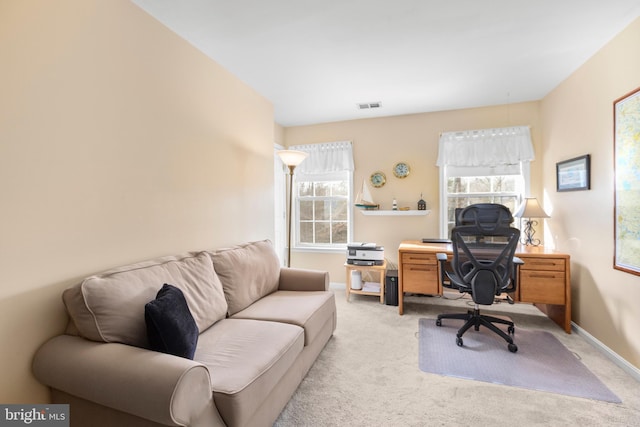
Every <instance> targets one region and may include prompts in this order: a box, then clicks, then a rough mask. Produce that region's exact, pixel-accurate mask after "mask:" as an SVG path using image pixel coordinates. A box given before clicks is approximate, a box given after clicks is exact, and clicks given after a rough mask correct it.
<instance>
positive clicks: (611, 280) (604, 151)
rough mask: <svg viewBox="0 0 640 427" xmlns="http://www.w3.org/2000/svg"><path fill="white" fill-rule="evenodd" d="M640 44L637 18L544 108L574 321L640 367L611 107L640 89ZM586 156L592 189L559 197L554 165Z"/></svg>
mask: <svg viewBox="0 0 640 427" xmlns="http://www.w3.org/2000/svg"><path fill="white" fill-rule="evenodd" d="M639 45H640V19H637V20H636V21H635V22H634V23H633V24H632V25H630V26H629V27H628V28H627V29H626V30H625V31H624V32H622V33H621V34H619V35H618V36H617V37H616V38H615V39H613V40H612V41H611V42H610V43H609V44H608V45H607V46H606V47H605V48H603V49H602V50H601V51H600V52H599V53H598V54H596V55H595V56H594V57H592V58H591V59H590V60H589V61H588V62H587V63H585V64H584V65H583V66H582V67H580V69H578V70H577V71H576V72H575V73H574V74H573V75H572V76H571V77H570V78H568V79H567V80H566V81H564V82H563V83H562V84H561V85H559V86H558V87H557V88H556V89H555V90H554V91H553V92H552V93H550V94H549V95H548V96H547V97H545V98H544V100H543V101H542V103H541V120H542V123H543V138H542V144H543V149H542V152H543V153H544V159H543V169H544V173H543V182H544V189H545V199H546V201H545V208H546V209H547V211H548V212H549V213H550V214H551V219H549V220H547V229H546V231H547V234H548V235H549V237H551V238H553V239H554V240H555V241H556V244H557V247H558V249H561V250H563V251H568V252H569V253H570V254H571V257H572V265H571V267H572V276H573V277H572V295H573V304H574V306H573V314H572V318H573V321H574V322H576V323H577V324H578V325H580V327H582V328H584V329H585V330H586V331H588V332H589V333H590V334H591V335H593V336H594V337H596V338H597V339H598V340H600V341H602V342H603V343H604V344H606V345H607V346H608V347H609V348H611V349H612V350H613V351H615V352H616V353H617V354H619V355H620V356H622V357H623V358H625V359H626V360H627V361H629V362H630V363H632V364H633V365H635V366H636V367H638V368H640V333H639V332H638V327H640V276H634V275H632V274H629V273H624V272H621V271H618V270H615V269H613V261H612V260H613V254H614V247H613V239H614V237H613V229H614V226H613V200H614V194H613V182H614V175H613V101H614V100H615V99H617V98H619V97H621V96H623V95H625V94H626V93H628V92H630V91H632V90H634V89H636V88H638V87H640V50H639V49H638V46H639ZM583 154H591V190H589V191H579V192H569V193H557V192H556V191H555V185H556V178H555V164H556V162H559V161H562V160H566V159H570V158H573V157H576V156H580V155H583ZM638 209H640V206H639V207H638Z"/></svg>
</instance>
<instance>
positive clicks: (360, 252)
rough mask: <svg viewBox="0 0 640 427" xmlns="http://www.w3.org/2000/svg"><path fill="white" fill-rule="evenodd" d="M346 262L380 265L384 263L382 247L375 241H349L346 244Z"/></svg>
mask: <svg viewBox="0 0 640 427" xmlns="http://www.w3.org/2000/svg"><path fill="white" fill-rule="evenodd" d="M347 264H351V265H365V266H371V265H382V264H384V248H383V247H382V246H377V245H376V244H375V243H359V242H354V243H349V244H347Z"/></svg>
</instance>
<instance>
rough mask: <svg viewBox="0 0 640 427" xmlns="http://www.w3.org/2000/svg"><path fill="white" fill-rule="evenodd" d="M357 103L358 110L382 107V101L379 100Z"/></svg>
mask: <svg viewBox="0 0 640 427" xmlns="http://www.w3.org/2000/svg"><path fill="white" fill-rule="evenodd" d="M357 105H358V109H360V110H368V109H370V108H380V107H382V103H381V102H365V103H362V104H357Z"/></svg>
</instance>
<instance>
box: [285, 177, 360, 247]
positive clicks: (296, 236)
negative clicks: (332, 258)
mask: <svg viewBox="0 0 640 427" xmlns="http://www.w3.org/2000/svg"><path fill="white" fill-rule="evenodd" d="M345 178H346V179H345ZM340 180H344V181H346V188H347V196H346V202H347V219H346V223H347V241H346V242H345V243H338V244H332V243H306V242H305V243H303V242H300V224H301V219H300V201H301V200H345V198H344V196H339V197H336V196H302V197H301V196H300V193H299V188H298V184H300V183H301V182H313V183H315V182H326V181H340ZM293 190H294V191H293V192H292V197H293V204H292V210H293V219H294V227H293V230H292V233H293V236H292V237H293V238H292V239H291V240H292V246H293V247H292V249H294V250H296V251H298V252H328V253H344V251H345V250H346V249H347V244H348V242H350V241H352V240H353V212H354V209H353V197H354V196H353V171H348V170H345V171H340V172H333V173H327V174H326V175H324V176H322V177H321V178H320V179H316V180H312V179H304V180H303V181H300V180H298V179H297V177H296V175H295V174H294V179H293ZM305 222H307V221H306V220H305ZM312 222H316V221H315V220H313V221H312ZM318 222H322V221H318Z"/></svg>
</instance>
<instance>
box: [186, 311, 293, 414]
mask: <svg viewBox="0 0 640 427" xmlns="http://www.w3.org/2000/svg"><path fill="white" fill-rule="evenodd" d="M303 347H304V333H303V330H302V328H300V327H299V326H294V325H291V324H287V323H277V322H265V321H260V320H249V319H224V320H221V321H219V322H218V323H216V324H215V325H213V326H212V327H211V328H209V329H207V330H206V331H204V332H203V333H201V334H200V337H199V338H198V346H197V348H196V353H195V356H194V360H195V361H197V362H200V363H202V364H203V365H205V366H206V367H207V368H208V369H209V372H210V374H211V388H212V391H213V398H214V401H215V404H216V407H217V408H218V410H219V412H220V415H221V416H222V418H223V419H224V421H225V423H227V425H228V426H242V425H246V423H247V421H248V420H250V419H251V417H252V415H253V414H254V413H255V411H256V410H257V409H258V408H259V406H260V405H261V404H262V402H263V401H264V396H268V395H269V393H271V391H272V390H273V388H274V387H275V385H276V384H277V383H278V382H279V381H281V380H282V377H283V376H284V375H285V373H286V372H287V371H288V370H289V369H290V368H291V367H292V366H293V364H294V362H295V361H296V359H297V358H298V357H299V355H300V353H301V352H302V349H303Z"/></svg>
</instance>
